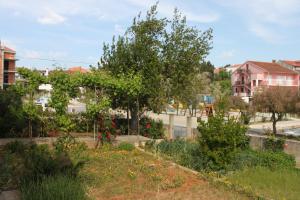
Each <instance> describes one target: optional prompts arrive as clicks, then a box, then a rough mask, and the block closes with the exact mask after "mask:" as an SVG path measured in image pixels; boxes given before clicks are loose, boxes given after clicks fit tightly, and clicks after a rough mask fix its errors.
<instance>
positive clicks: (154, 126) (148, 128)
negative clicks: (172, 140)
mask: <svg viewBox="0 0 300 200" xmlns="http://www.w3.org/2000/svg"><path fill="white" fill-rule="evenodd" d="M140 132H141V134H142V135H143V136H145V137H149V138H152V139H161V138H163V137H164V125H163V122H162V121H161V120H158V121H157V120H154V119H151V118H149V117H143V118H142V119H141V120H140Z"/></svg>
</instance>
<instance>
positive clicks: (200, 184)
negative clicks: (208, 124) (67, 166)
mask: <svg viewBox="0 0 300 200" xmlns="http://www.w3.org/2000/svg"><path fill="white" fill-rule="evenodd" d="M89 155H90V161H89V162H88V163H87V164H86V165H85V166H84V168H83V169H82V170H81V172H80V177H81V178H82V180H83V182H84V183H85V185H87V188H88V195H89V196H90V197H91V198H92V199H99V200H100V199H116V200H123V199H124V200H125V199H126V200H127V199H218V200H219V199H226V200H227V199H246V198H245V197H242V196H240V195H238V194H236V193H234V192H229V191H226V190H223V189H222V188H218V189H216V188H215V187H214V186H212V185H210V184H209V183H208V182H206V181H203V180H201V179H200V178H198V177H197V176H195V175H194V174H191V173H188V172H185V171H183V170H182V169H179V168H178V167H177V166H174V165H172V164H171V163H169V162H167V161H161V160H158V159H156V158H154V157H152V156H151V155H147V154H145V153H143V152H140V151H138V150H133V151H123V150H121V151H120V150H117V149H113V148H110V147H104V148H102V149H101V150H89Z"/></svg>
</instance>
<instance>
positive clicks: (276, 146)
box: [263, 136, 285, 151]
mask: <svg viewBox="0 0 300 200" xmlns="http://www.w3.org/2000/svg"><path fill="white" fill-rule="evenodd" d="M284 143H285V140H284V139H282V138H279V139H277V138H276V137H275V136H270V137H268V138H266V139H265V140H264V143H263V147H264V149H265V150H270V151H283V148H284Z"/></svg>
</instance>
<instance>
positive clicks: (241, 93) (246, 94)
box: [234, 92, 251, 97]
mask: <svg viewBox="0 0 300 200" xmlns="http://www.w3.org/2000/svg"><path fill="white" fill-rule="evenodd" d="M234 96H238V97H250V96H251V94H250V93H246V92H240V93H234Z"/></svg>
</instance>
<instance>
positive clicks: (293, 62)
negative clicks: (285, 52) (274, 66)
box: [283, 60, 300, 67]
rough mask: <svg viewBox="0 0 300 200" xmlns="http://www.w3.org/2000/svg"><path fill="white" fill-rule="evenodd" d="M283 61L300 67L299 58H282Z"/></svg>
mask: <svg viewBox="0 0 300 200" xmlns="http://www.w3.org/2000/svg"><path fill="white" fill-rule="evenodd" d="M283 62H285V63H286V64H288V65H292V66H294V67H300V60H283Z"/></svg>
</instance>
